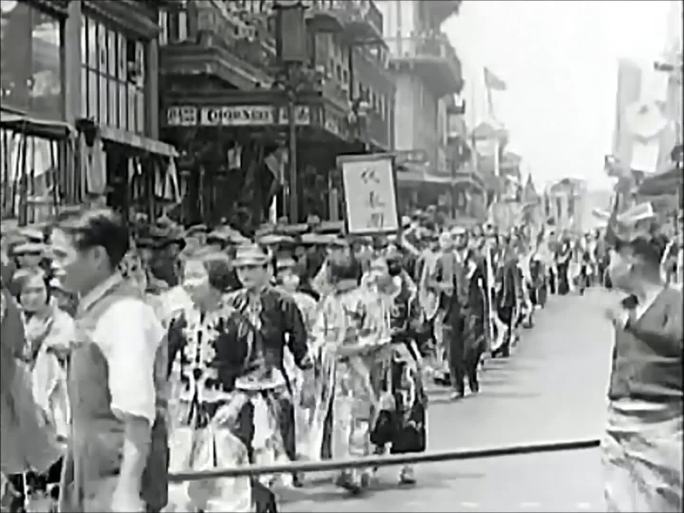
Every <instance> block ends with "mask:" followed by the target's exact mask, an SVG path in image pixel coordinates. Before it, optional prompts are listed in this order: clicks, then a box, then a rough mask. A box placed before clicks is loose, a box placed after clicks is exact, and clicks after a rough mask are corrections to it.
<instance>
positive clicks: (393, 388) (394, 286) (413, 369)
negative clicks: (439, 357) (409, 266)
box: [371, 252, 427, 484]
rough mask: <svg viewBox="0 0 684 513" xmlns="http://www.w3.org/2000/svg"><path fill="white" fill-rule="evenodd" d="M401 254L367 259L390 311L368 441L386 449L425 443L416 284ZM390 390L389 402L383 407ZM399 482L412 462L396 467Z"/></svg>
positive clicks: (407, 477) (410, 479)
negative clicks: (386, 348) (416, 338)
mask: <svg viewBox="0 0 684 513" xmlns="http://www.w3.org/2000/svg"><path fill="white" fill-rule="evenodd" d="M401 259H402V256H401V255H400V254H399V253H397V252H390V253H388V254H387V255H386V257H385V258H381V259H376V260H374V261H373V263H372V264H371V265H372V266H373V268H374V271H375V272H376V273H377V279H376V283H377V286H378V289H379V293H380V294H381V296H382V299H383V301H385V302H386V308H387V310H388V312H389V326H390V339H391V346H390V351H389V353H388V355H387V361H386V365H385V366H384V369H383V374H382V376H381V396H380V411H379V414H378V420H377V422H376V423H375V427H374V429H373V432H372V433H371V441H372V442H373V443H374V444H375V445H376V446H380V447H384V446H385V445H387V444H389V445H390V453H391V454H405V453H411V452H422V451H424V450H425V446H426V434H425V430H426V412H425V409H426V406H427V396H426V394H425V389H424V387H423V382H422V377H421V365H420V362H421V355H420V352H419V351H418V347H417V346H416V343H415V341H414V339H413V332H414V330H415V326H416V324H417V322H419V320H420V311H419V308H418V304H417V297H416V296H417V289H416V286H415V284H414V283H413V281H412V280H411V278H410V277H409V275H408V273H407V272H406V271H405V270H404V269H403V266H402V261H401ZM384 394H389V402H390V405H389V407H383V406H384V405H383V404H382V403H383V402H384V399H385V397H383V396H384ZM399 482H400V483H402V484H413V483H415V475H414V472H413V466H412V465H404V466H403V467H402V469H401V470H400V473H399Z"/></svg>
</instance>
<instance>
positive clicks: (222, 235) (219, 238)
mask: <svg viewBox="0 0 684 513" xmlns="http://www.w3.org/2000/svg"><path fill="white" fill-rule="evenodd" d="M228 240H229V237H228V233H226V232H225V231H224V230H220V229H219V230H212V231H211V232H209V233H208V234H207V244H220V245H222V246H225V245H226V244H228Z"/></svg>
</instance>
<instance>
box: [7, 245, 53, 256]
mask: <svg viewBox="0 0 684 513" xmlns="http://www.w3.org/2000/svg"><path fill="white" fill-rule="evenodd" d="M45 250H46V247H45V244H43V243H42V242H25V243H23V244H19V245H17V246H15V247H14V249H13V250H12V254H13V255H14V256H24V255H43V254H45Z"/></svg>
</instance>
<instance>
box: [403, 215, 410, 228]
mask: <svg viewBox="0 0 684 513" xmlns="http://www.w3.org/2000/svg"><path fill="white" fill-rule="evenodd" d="M409 226H411V218H410V217H409V216H402V217H401V227H402V228H408V227H409Z"/></svg>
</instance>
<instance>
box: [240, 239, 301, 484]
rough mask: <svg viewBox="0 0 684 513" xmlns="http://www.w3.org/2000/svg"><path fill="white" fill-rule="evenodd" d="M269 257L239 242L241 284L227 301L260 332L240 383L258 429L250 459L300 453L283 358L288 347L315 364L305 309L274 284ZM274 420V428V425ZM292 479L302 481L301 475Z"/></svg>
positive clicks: (247, 412) (244, 406) (251, 421)
mask: <svg viewBox="0 0 684 513" xmlns="http://www.w3.org/2000/svg"><path fill="white" fill-rule="evenodd" d="M270 262H271V258H270V256H269V255H268V254H267V253H266V251H265V250H264V249H263V248H262V247H261V246H259V245H258V244H249V245H243V246H241V247H239V248H238V250H237V254H236V259H235V262H234V266H235V268H236V269H237V275H238V279H239V280H240V283H242V288H241V289H239V290H237V291H235V292H232V293H230V294H229V295H228V296H227V303H228V304H229V305H230V306H232V307H234V308H236V309H237V310H238V312H240V313H241V314H242V315H244V316H245V317H246V318H247V319H248V321H249V322H250V323H251V324H252V326H253V328H254V330H255V333H256V344H255V347H254V351H255V357H254V358H255V360H254V364H253V368H252V369H250V372H248V373H246V374H245V375H243V376H240V377H239V378H238V379H237V380H236V382H235V388H236V395H237V396H238V397H239V398H240V401H241V404H242V414H244V415H245V416H246V417H245V418H246V419H247V420H246V421H245V422H246V423H247V424H248V425H250V426H253V429H254V432H253V435H252V437H251V440H249V443H248V447H249V449H250V460H251V461H252V462H259V463H273V462H275V461H283V460H286V461H287V460H289V461H294V460H295V459H296V458H297V454H296V445H295V424H294V408H293V405H292V393H293V390H292V381H291V380H290V377H289V376H288V374H287V370H286V368H285V364H284V361H283V354H284V350H285V348H286V347H287V348H288V349H289V350H290V352H291V353H292V356H293V358H294V363H295V365H296V366H297V367H298V368H299V369H301V370H307V369H309V368H311V366H312V363H311V358H310V355H309V347H308V339H307V332H306V326H305V325H304V321H303V319H302V314H301V313H300V311H299V308H297V304H296V303H295V300H294V299H293V298H292V297H291V296H290V295H289V294H287V293H285V292H283V291H282V290H280V289H278V288H276V287H273V286H272V285H271V284H270V279H271V273H270V271H269V270H268V266H269V264H270ZM271 425H272V426H274V429H269V427H268V426H271ZM264 479H265V478H264ZM265 484H266V483H265ZM269 484H272V481H271V482H270V483H269ZM293 484H294V485H298V484H299V483H298V477H297V476H296V475H294V476H293Z"/></svg>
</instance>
